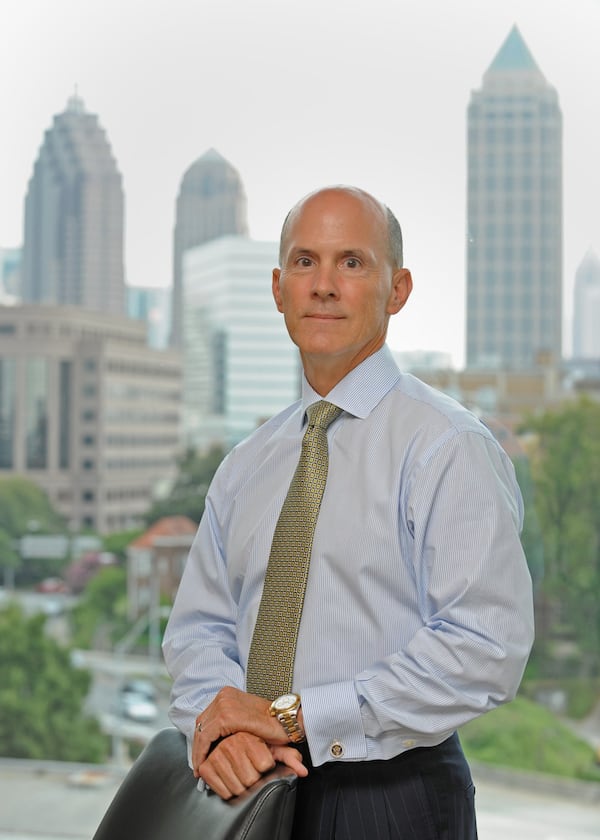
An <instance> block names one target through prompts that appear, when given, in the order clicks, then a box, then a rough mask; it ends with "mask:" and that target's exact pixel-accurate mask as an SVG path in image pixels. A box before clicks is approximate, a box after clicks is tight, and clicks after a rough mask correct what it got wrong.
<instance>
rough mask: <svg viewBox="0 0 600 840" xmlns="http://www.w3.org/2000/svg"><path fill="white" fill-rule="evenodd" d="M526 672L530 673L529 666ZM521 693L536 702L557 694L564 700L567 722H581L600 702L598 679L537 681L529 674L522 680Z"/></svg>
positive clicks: (599, 683) (599, 680)
mask: <svg viewBox="0 0 600 840" xmlns="http://www.w3.org/2000/svg"><path fill="white" fill-rule="evenodd" d="M530 663H531V660H530ZM527 670H528V671H530V665H529V664H528V666H527ZM521 692H522V693H523V695H524V696H525V697H528V698H529V699H531V700H538V701H539V700H540V698H541V697H542V696H544V695H545V696H548V695H549V694H551V693H554V692H558V693H559V694H561V695H562V696H563V697H564V698H565V714H566V716H567V717H568V718H569V720H583V719H584V718H586V717H588V715H591V714H593V713H594V709H595V707H596V706H597V704H598V703H599V702H600V679H596V680H593V679H592V680H590V679H578V678H567V679H565V678H560V679H537V678H536V676H535V675H534V674H532V673H531V672H530V673H528V674H527V673H526V676H525V677H524V678H523V683H522V686H521Z"/></svg>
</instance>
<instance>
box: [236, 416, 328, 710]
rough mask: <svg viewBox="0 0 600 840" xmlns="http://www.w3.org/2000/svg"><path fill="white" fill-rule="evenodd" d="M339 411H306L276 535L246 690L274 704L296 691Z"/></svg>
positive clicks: (251, 649)
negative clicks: (299, 643)
mask: <svg viewBox="0 0 600 840" xmlns="http://www.w3.org/2000/svg"><path fill="white" fill-rule="evenodd" d="M341 412H342V409H341V408H338V407H337V406H336V405H332V404H331V403H329V402H326V401H325V400H319V402H317V403H314V405H311V406H310V407H309V408H308V409H307V414H308V426H307V429H306V432H305V433H304V437H303V439H302V454H301V455H300V460H299V461H298V466H297V467H296V471H295V473H294V477H293V478H292V482H291V484H290V489H289V490H288V492H287V495H286V497H285V501H284V503H283V507H282V508H281V513H280V515H279V519H278V520H277V525H276V526H275V533H274V534H273V542H272V544H271V554H270V556H269V563H268V565H267V571H266V574H265V584H264V587H263V592H262V596H261V602H260V607H259V610H258V617H257V619H256V625H255V627H254V634H253V636H252V644H251V645H250V652H249V654H248V666H247V669H246V688H247V690H248V691H249V692H250V693H251V694H258V695H259V696H260V697H267V698H269V699H271V700H272V699H274V698H275V697H278V696H279V695H281V694H287V693H288V692H289V691H291V688H292V674H293V671H294V655H295V652H296V640H297V638H298V629H299V627H300V618H301V615H302V604H303V602H304V593H305V591H306V581H307V579H308V567H309V563H310V555H311V550H312V543H313V535H314V531H315V525H316V524H317V517H318V515H319V508H320V507H321V499H322V497H323V491H324V490H325V483H326V481H327V466H328V458H327V428H328V426H329V425H330V424H331V423H332V422H333V421H334V420H335V418H336V417H339V416H340V414H341Z"/></svg>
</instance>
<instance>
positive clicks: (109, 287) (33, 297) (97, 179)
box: [21, 96, 125, 315]
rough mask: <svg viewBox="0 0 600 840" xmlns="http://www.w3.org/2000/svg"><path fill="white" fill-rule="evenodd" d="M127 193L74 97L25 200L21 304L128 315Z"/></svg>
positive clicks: (95, 126)
mask: <svg viewBox="0 0 600 840" xmlns="http://www.w3.org/2000/svg"><path fill="white" fill-rule="evenodd" d="M123 212H124V211H123V187H122V184H121V175H120V173H119V171H118V169H117V164H116V162H115V159H114V157H113V154H112V151H111V148H110V145H109V142H108V139H107V137H106V134H105V132H104V129H103V128H102V127H101V126H100V124H99V122H98V117H97V116H96V115H95V114H90V113H88V112H87V111H86V110H85V108H84V104H83V101H82V100H81V99H80V98H79V97H78V96H72V97H71V99H70V100H69V102H68V105H67V108H66V110H65V111H64V112H63V113H62V114H58V115H57V116H55V117H54V121H53V124H52V127H51V128H49V129H48V130H47V131H46V133H45V136H44V141H43V143H42V147H41V149H40V152H39V156H38V158H37V160H36V162H35V166H34V170H33V175H32V176H31V179H30V181H29V186H28V189H27V196H26V199H25V230H24V244H23V266H22V290H21V298H22V300H23V301H25V302H30V303H51V304H59V305H65V304H67V305H71V306H79V307H82V308H85V309H90V310H94V311H96V312H111V313H114V314H116V315H123V314H124V313H125V283H124V268H123Z"/></svg>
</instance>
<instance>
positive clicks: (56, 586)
mask: <svg viewBox="0 0 600 840" xmlns="http://www.w3.org/2000/svg"><path fill="white" fill-rule="evenodd" d="M35 591H36V592H46V593H52V594H56V593H57V592H65V593H66V592H69V591H70V590H69V587H68V585H67V584H66V583H65V581H64V580H63V579H62V578H59V577H47V578H44V580H41V581H40V582H39V583H38V584H37V585H36V587H35Z"/></svg>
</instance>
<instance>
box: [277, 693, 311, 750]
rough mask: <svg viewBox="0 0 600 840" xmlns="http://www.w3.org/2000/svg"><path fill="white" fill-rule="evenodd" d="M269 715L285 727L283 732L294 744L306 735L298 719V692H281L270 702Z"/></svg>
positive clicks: (302, 739)
mask: <svg viewBox="0 0 600 840" xmlns="http://www.w3.org/2000/svg"><path fill="white" fill-rule="evenodd" d="M269 711H270V713H271V715H272V716H273V717H276V718H277V720H278V721H279V723H280V724H281V725H282V726H283V728H284V729H285V733H286V735H287V736H288V738H289V739H290V741H293V743H294V744H301V743H302V742H303V741H304V740H305V738H306V735H305V733H304V729H303V727H302V724H301V723H300V721H299V720H298V712H299V711H300V697H299V695H298V694H282V695H281V697H277V698H276V699H275V700H273V702H272V703H271V707H270V709H269Z"/></svg>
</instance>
